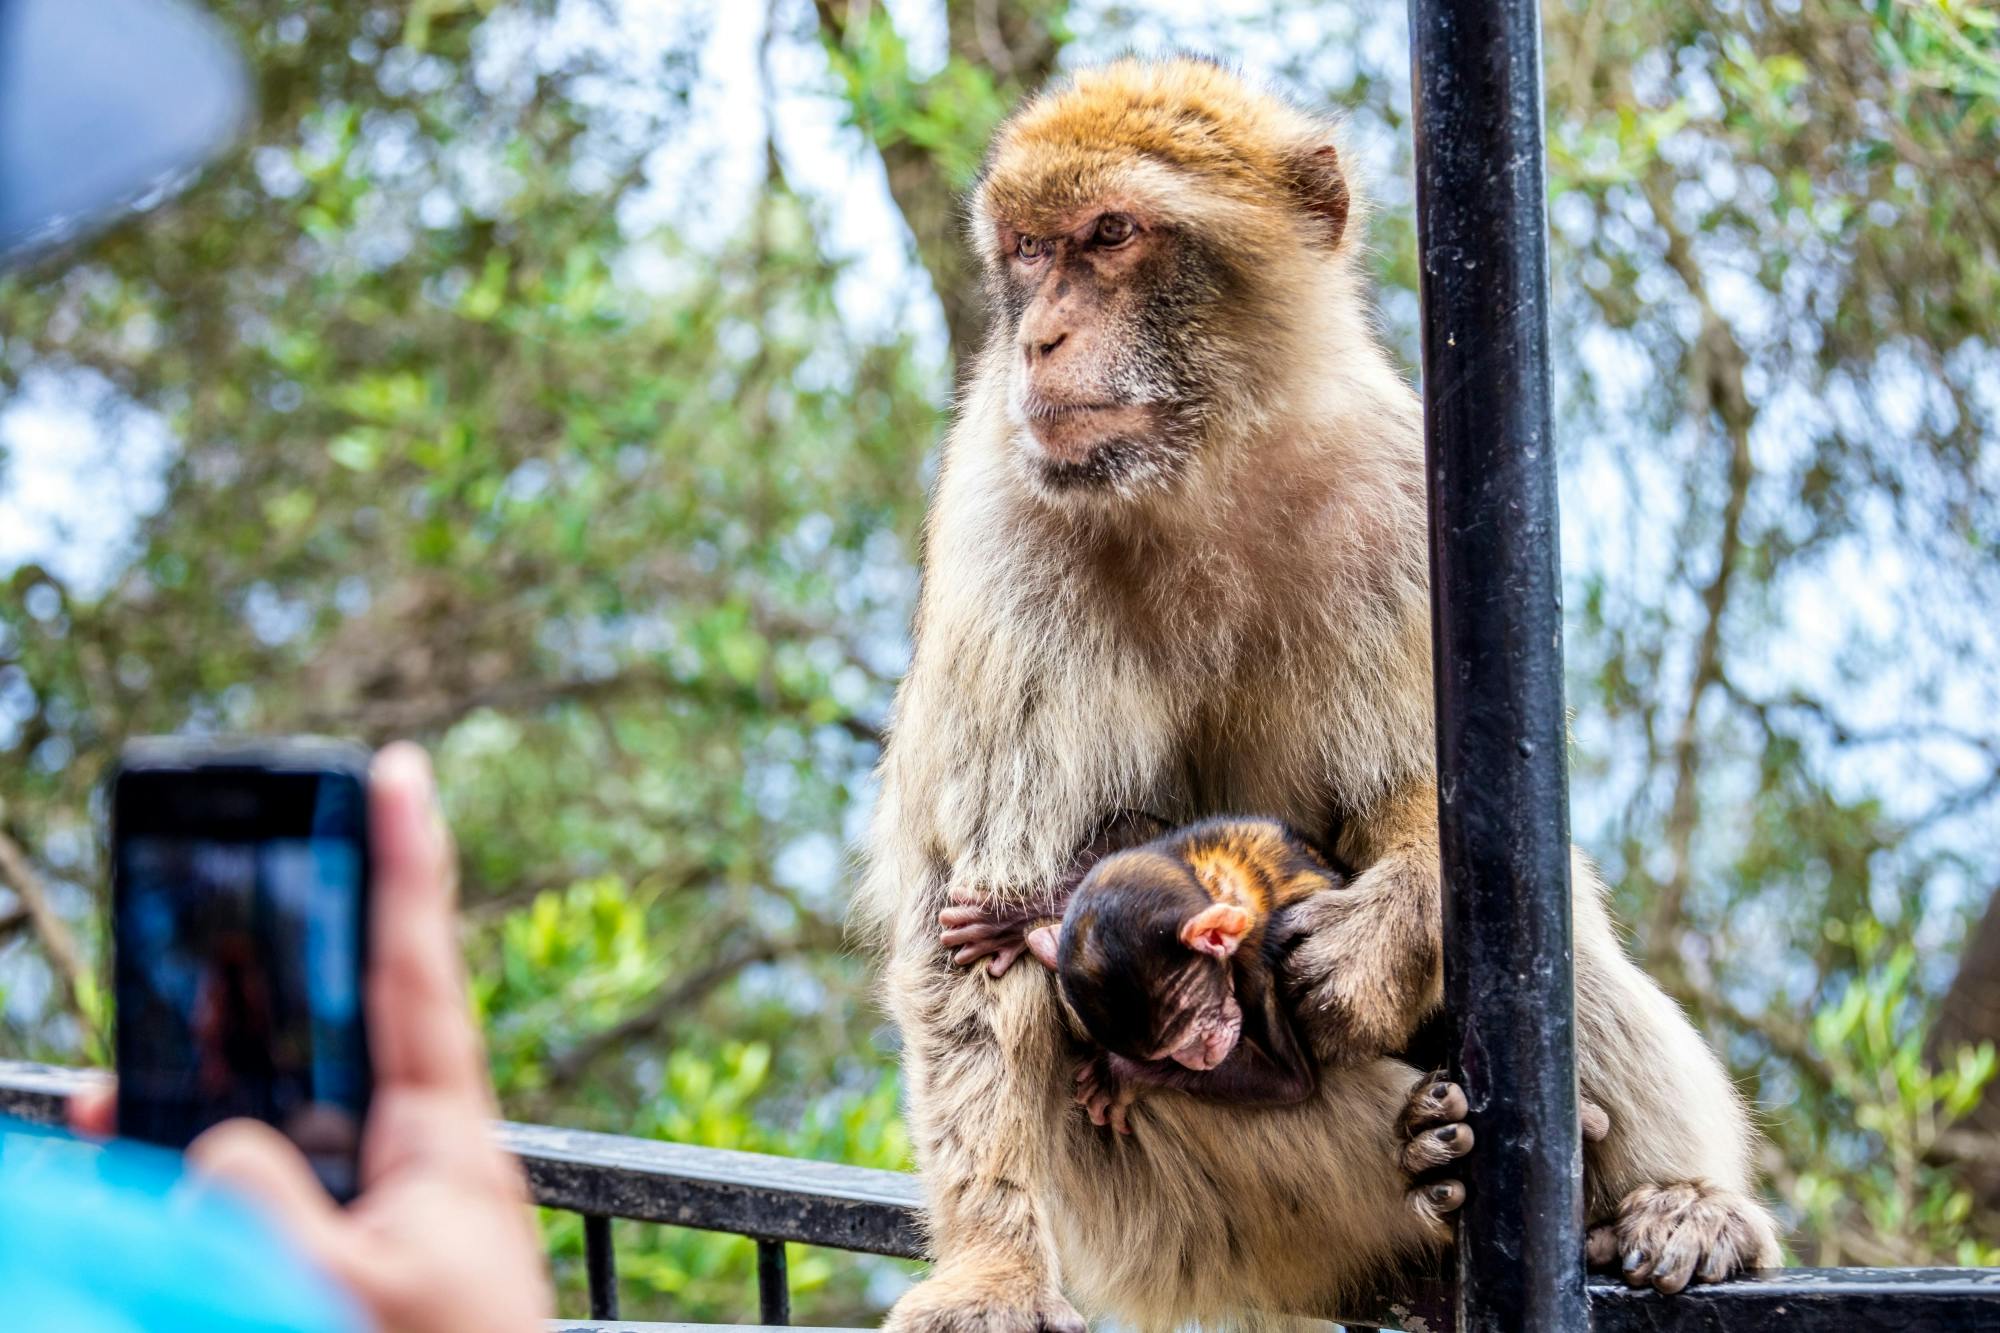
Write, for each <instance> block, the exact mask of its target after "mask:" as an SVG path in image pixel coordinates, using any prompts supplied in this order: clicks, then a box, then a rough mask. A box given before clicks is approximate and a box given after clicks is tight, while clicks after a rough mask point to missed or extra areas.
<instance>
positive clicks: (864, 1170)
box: [0, 1060, 923, 1327]
mask: <svg viewBox="0 0 2000 1333" xmlns="http://www.w3.org/2000/svg"><path fill="white" fill-rule="evenodd" d="M95 1077H98V1075H95V1074H91V1073H88V1072H85V1071H80V1070H74V1069H63V1068H59V1067H56V1066H53V1065H40V1064H28V1063H24V1062H20V1061H6V1060H0V1116H5V1115H12V1116H15V1117H18V1118H19V1119H22V1120H26V1121H30V1122H33V1123H36V1124H42V1125H59V1124H61V1123H62V1120H63V1103H64V1102H65V1101H66V1100H67V1099H68V1098H69V1096H70V1095H71V1094H72V1093H74V1092H76V1091H78V1090H79V1089H81V1088H83V1087H84V1086H86V1084H87V1083H88V1082H89V1081H90V1080H91V1079H93V1078H95ZM496 1128H497V1135H498V1138H499V1140H500V1143H501V1146H502V1147H504V1148H506V1149H507V1150H508V1151H509V1152H511V1153H513V1154H514V1155H515V1156H517V1157H518V1158H520V1160H521V1164H522V1166H523V1167H524V1168H525V1169H526V1172H527V1177H528V1190H529V1194H530V1196H531V1197H532V1198H533V1200H534V1201H535V1203H537V1204H539V1205H541V1206H542V1207H544V1208H559V1209H562V1210H564V1211H566V1212H573V1213H577V1214H579V1215H581V1216H582V1218H583V1248H584V1272H585V1275H586V1277H587V1278H588V1282H589V1290H590V1317H591V1319H593V1320H616V1319H617V1318H618V1266H617V1256H616V1255H615V1253H614V1252H613V1248H612V1243H611V1222H612V1220H613V1219H614V1218H618V1219H628V1220H632V1221H639V1222H657V1223H660V1224H662V1225H665V1226H677V1227H693V1228H695V1229H697V1230H702V1231H724V1232H729V1233H731V1234H734V1235H739V1236H747V1237H749V1238H751V1239H752V1240H755V1241H756V1242H757V1303H758V1312H759V1316H758V1317H759V1322H760V1323H762V1324H766V1325H773V1326H775V1325H782V1324H789V1323H790V1322H791V1290H790V1283H789V1281H788V1275H787V1271H786V1262H785V1246H786V1245H787V1244H798V1245H820V1246H825V1247H827V1248H829V1249H835V1250H849V1251H854V1252H857V1253H862V1254H886V1255H892V1256H895V1257H899V1258H906V1259H915V1258H920V1257H922V1253H923V1243H922V1238H921V1233H920V1231H919V1229H918V1223H917V1209H918V1205H919V1195H918V1190H917V1182H916V1179H915V1177H913V1176H909V1175H906V1174H904V1173H902V1172H899V1171H876V1170H873V1169H870V1168H868V1167H860V1166H842V1165H839V1164H837V1163H831V1162H810V1161H802V1160H798V1159H795V1158H788V1157H772V1156H770V1155H768V1154H765V1153H752V1152H734V1151H731V1150H729V1149H726V1148H697V1147H693V1146H691V1145H688V1144H684V1143H663V1142H660V1141H658V1140H656V1139H634V1138H626V1137H623V1136H621V1135H617V1134H594V1133H590V1132H589V1131H586V1130H575V1129H556V1128H552V1127H550V1126H548V1125H521V1124H515V1123H513V1122H511V1121H502V1122H501V1123H500V1124H499V1125H498V1126H497V1127H496ZM4 1307H5V1293H0V1309H4ZM567 1327H579V1325H575V1324H570V1325H567ZM625 1327H638V1326H636V1325H629V1324H628V1325H625Z"/></svg>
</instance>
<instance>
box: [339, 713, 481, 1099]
mask: <svg viewBox="0 0 2000 1333" xmlns="http://www.w3.org/2000/svg"><path fill="white" fill-rule="evenodd" d="M368 817H369V826H370V827H369V836H370V839H371V841H372V842H373V846H374V871H375V885H374V904H373V916H374V925H373V927H372V928H371V931H370V935H369V941H370V945H371V947H372V951H373V954H374V956H373V958H372V959H371V960H370V961H369V965H368V1037H369V1046H370V1053H371V1057H372V1060H373V1063H374V1067H375V1085H376V1089H377V1091H378V1092H379V1091H384V1090H387V1089H390V1088H396V1087H404V1088H421V1089H425V1090H427V1091H431V1092H442V1093H447V1094H450V1095H452V1096H453V1097H454V1098H463V1099H465V1100H466V1101H467V1102H468V1103H470V1104H473V1105H476V1106H477V1107H479V1108H480V1109H481V1110H482V1112H484V1111H486V1110H489V1109H490V1108H491V1107H492V1105H493V1091H492V1084H491V1082H490V1081H489V1079H488V1076H487V1072H486V1059H485V1055H484V1053H483V1051H482V1049H481V1047H480V1041H479V1034H478V1033H477V1032H476V1031H475V1030H474V1028H473V1025H472V1016H471V1013H470V1006H469V1003H468V999H467V992H466V985H465V970H464V962H463V960H462V959H461V958H460V957H459V952H458V933H457V923H456V917H455V904H456V898H457V870H456V865H455V858H454V855H453V851H452V845H451V835H450V834H449V833H448V832H447V831H446V830H445V824H444V814H443V812H442V811H441V810H440V809H439V807H438V800H437V787H436V784H435V783H434V781H433V780H432V777H431V764H430V759H429V757H428V756H426V755H425V754H424V752H423V751H422V750H421V749H419V748H418V747H417V746H415V745H412V744H410V743H409V742H407V741H399V742H397V743H396V744H393V745H389V746H387V747H385V748H384V749H383V750H382V751H381V752H380V753H379V754H377V755H376V756H375V763H374V765H373V767H372V768H371V769H370V771H369V794H368Z"/></svg>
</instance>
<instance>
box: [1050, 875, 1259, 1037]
mask: <svg viewBox="0 0 2000 1333" xmlns="http://www.w3.org/2000/svg"><path fill="white" fill-rule="evenodd" d="M1214 906H1215V905H1214V903H1213V902H1212V901H1211V900H1210V899H1209V897H1208V895H1207V894H1206V893H1205V892H1203V891H1202V889H1201V887H1200V886H1199V885H1198V884H1197V883H1196V882H1195V880H1194V878H1193V876H1192V875H1190V874H1189V873H1188V872H1187V870H1186V867H1185V866H1184V865H1183V864H1181V863H1178V862H1176V861H1173V860H1172V859H1170V858H1167V857H1164V856H1160V855H1158V854H1157V853H1153V852H1149V851H1147V850H1146V849H1138V850H1134V851H1127V852H1122V853H1119V854H1118V855H1116V856H1113V857H1109V858H1107V859H1106V860H1104V861H1101V862H1099V863H1098V865H1097V866H1096V867H1094V868H1093V870H1092V871H1091V874H1090V875H1089V876H1086V877H1085V879H1084V882H1083V884H1082V885H1080V886H1079V887H1078V889H1077V892H1076V895H1075V897H1074V898H1072V899H1071V901H1070V907H1069V911H1068V912H1067V913H1066V914H1065V916H1064V919H1063V926H1062V934H1061V938H1060V942H1059V943H1058V946H1057V968H1056V971H1057V976H1058V978H1059V980H1060V983H1061V986H1062V993H1063V998H1064V999H1065V1000H1067V1001H1068V1002H1069V1006H1070V1008H1071V1009H1073V1010H1074V1011H1075V1012H1076V1015H1077V1018H1078V1019H1079V1020H1080V1021H1081V1022H1082V1023H1083V1026H1084V1030H1085V1031H1086V1032H1088V1033H1089V1034H1090V1036H1091V1039H1092V1040H1093V1041H1095V1042H1096V1043H1097V1044H1098V1045H1100V1046H1102V1047H1104V1048H1105V1049H1106V1050H1109V1051H1114V1052H1116V1053H1117V1054H1119V1055H1122V1056H1125V1057H1126V1058H1127V1059H1131V1060H1140V1061H1147V1060H1172V1061H1174V1062H1176V1063H1178V1064H1181V1065H1185V1066H1186V1067H1187V1068H1189V1069H1213V1068H1215V1066H1217V1065H1219V1064H1221V1063H1222V1062H1223V1061H1224V1060H1225V1059H1227V1058H1228V1057H1229V1053H1230V1052H1231V1051H1233V1050H1235V1049H1236V1042H1237V1039H1238V1038H1239V1037H1240V1036H1241V1034H1242V1030H1243V1010H1242V1006H1241V1005H1240V1004H1239V1003H1238V1002H1237V997H1236V978H1235V968H1234V964H1233V961H1232V958H1231V954H1232V953H1233V952H1234V951H1233V949H1231V950H1228V951H1224V952H1215V951H1212V950H1210V949H1207V948H1205V947H1202V945H1201V943H1199V942H1198V943H1195V944H1190V943H1189V942H1188V940H1187V939H1186V938H1185V936H1186V934H1187V931H1186V926H1187V923H1188V922H1189V921H1190V920H1192V919H1195V918H1197V917H1200V916H1201V915H1202V914H1203V913H1205V912H1211V911H1212V909H1213V908H1214Z"/></svg>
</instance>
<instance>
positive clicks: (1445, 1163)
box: [1396, 1070, 1472, 1242]
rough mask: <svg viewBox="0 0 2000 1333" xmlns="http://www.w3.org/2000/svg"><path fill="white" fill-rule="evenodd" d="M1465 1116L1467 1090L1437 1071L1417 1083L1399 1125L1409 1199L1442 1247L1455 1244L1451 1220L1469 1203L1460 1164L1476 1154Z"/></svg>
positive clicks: (1399, 1162)
mask: <svg viewBox="0 0 2000 1333" xmlns="http://www.w3.org/2000/svg"><path fill="white" fill-rule="evenodd" d="M1465 1114H1466V1100H1465V1090H1464V1089H1463V1088H1461V1087H1459V1086H1458V1084H1456V1083H1453V1082H1452V1081H1451V1080H1450V1078H1449V1077H1448V1076H1447V1075H1446V1074H1445V1073H1444V1071H1442V1070H1439V1071H1438V1072H1436V1073H1432V1074H1426V1075H1424V1076H1423V1077H1422V1078H1420V1079H1418V1080H1417V1085H1416V1086H1415V1087H1414V1088H1411V1089H1410V1104H1409V1105H1408V1106H1406V1107H1404V1108H1403V1116H1402V1119H1401V1121H1400V1122H1398V1124H1397V1131H1398V1137H1399V1138H1400V1139H1401V1140H1402V1144H1403V1147H1402V1151H1401V1153H1400V1154H1399V1155H1398V1156H1397V1159H1396V1160H1397V1163H1398V1164H1399V1165H1400V1166H1401V1167H1402V1168H1403V1174H1404V1175H1406V1176H1408V1177H1409V1178H1410V1189H1409V1193H1408V1194H1407V1195H1406V1196H1405V1197H1406V1198H1407V1199H1408V1200H1409V1204H1410V1208H1411V1209H1412V1210H1413V1211H1414V1212H1415V1213H1416V1214H1417V1216H1418V1217H1421V1218H1422V1219H1424V1221H1425V1223H1427V1224H1428V1229H1429V1230H1430V1232H1431V1234H1432V1235H1433V1236H1435V1237H1436V1238H1437V1239H1438V1240H1439V1241H1441V1242H1442V1241H1449V1240H1450V1239H1451V1215H1452V1214H1453V1213H1455V1212H1457V1211H1458V1209H1459V1206H1460V1205H1461V1204H1463V1203H1464V1202H1465V1182H1464V1181H1462V1180H1460V1179H1459V1178H1458V1175H1459V1171H1458V1159H1459V1158H1461V1157H1463V1156H1465V1155H1466V1154H1467V1153H1469V1152H1471V1151H1472V1126H1470V1125H1468V1124H1466V1123H1465Z"/></svg>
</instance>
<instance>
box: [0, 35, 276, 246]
mask: <svg viewBox="0 0 2000 1333" xmlns="http://www.w3.org/2000/svg"><path fill="white" fill-rule="evenodd" d="M249 108H250V92H249V83H248V80H247V78H246V76H245V72H244V68H243V62H242V60H241V58H240V57H239V56H238V55H237V53H236V51H235V49H234V48H233V47H232V45H231V44H230V42H229V39H228V38H227V36H225V35H224V34H223V33H222V32H221V30H220V29H219V28H218V27H217V26H216V25H215V24H214V23H213V22H212V21H210V20H209V18H208V17H207V16H206V15H204V14H202V13H200V12H199V11H197V10H196V9H194V8H193V7H192V6H190V5H187V4H183V3H180V0H0V267H4V266H6V265H8V264H12V263H17V262H19V261H21V260H23V259H26V258H29V257H30V256H32V255H33V254H35V253H38V252H40V251H43V250H45V249H48V248H50V247H53V246H56V245H60V244H63V243H64V242H67V241H71V240H74V239H76V238H77V237H79V236H81V235H83V234H84V233H85V232H87V231H89V230H91V229H93V228H95V227H99V226H103V225H107V224H109V223H111V222H114V221H116V220H118V218H120V217H122V216H125V215H127V214H128V213H130V212H132V211H136V210H142V209H145V208H148V207H151V206H153V205H155V204H157V203H159V202H160V201H161V200H162V199H164V198H166V197H167V196H168V195H169V194H172V193H173V192H174V191H175V190H177V189H179V188H180V187H181V186H183V185H185V184H186V183H187V182H188V181H189V180H190V179H191V178H192V176H193V173H194V171H195V169H196V168H197V167H199V166H200V165H201V164H202V163H204V162H206V161H207V160H208V159H209V158H210V157H212V156H214V154H215V153H216V152H217V151H219V150H220V149H221V148H222V147H224V146H225V145H226V144H227V143H228V142H229V141H230V140H231V139H232V138H233V137H235V134H236V132H237V130H238V129H240V128H241V127H242V125H243V124H244V122H245V120H246V118H247V116H248V114H249Z"/></svg>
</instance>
